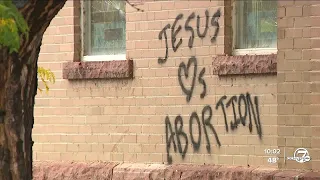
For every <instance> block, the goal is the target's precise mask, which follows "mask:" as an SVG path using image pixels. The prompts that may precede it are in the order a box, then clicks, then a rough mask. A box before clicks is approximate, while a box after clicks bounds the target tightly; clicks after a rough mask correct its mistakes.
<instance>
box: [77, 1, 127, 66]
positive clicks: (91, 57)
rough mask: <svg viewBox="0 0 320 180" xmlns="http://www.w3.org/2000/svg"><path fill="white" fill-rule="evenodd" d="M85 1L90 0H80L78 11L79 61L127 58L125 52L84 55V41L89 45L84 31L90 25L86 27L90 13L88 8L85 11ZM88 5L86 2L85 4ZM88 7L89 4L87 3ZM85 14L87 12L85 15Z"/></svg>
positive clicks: (121, 59) (89, 39)
mask: <svg viewBox="0 0 320 180" xmlns="http://www.w3.org/2000/svg"><path fill="white" fill-rule="evenodd" d="M85 3H90V0H81V3H80V4H81V12H80V29H81V61H84V62H86V61H89V62H90V61H125V60H127V54H119V55H89V56H85V55H84V50H85V45H84V42H85V40H87V41H86V42H88V43H87V46H90V45H91V38H90V37H89V38H88V36H86V35H85V34H86V31H89V32H91V29H90V28H91V26H87V27H88V28H86V26H85V25H86V23H87V22H86V20H87V19H90V18H91V17H90V16H91V13H90V8H87V9H88V12H85V6H86V5H85ZM87 5H88V4H87ZM89 7H90V5H89ZM85 14H87V15H86V16H85ZM89 49H90V48H89Z"/></svg>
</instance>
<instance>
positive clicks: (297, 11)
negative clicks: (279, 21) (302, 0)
mask: <svg viewBox="0 0 320 180" xmlns="http://www.w3.org/2000/svg"><path fill="white" fill-rule="evenodd" d="M286 16H287V17H297V16H302V7H286Z"/></svg>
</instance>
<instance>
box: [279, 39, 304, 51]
mask: <svg viewBox="0 0 320 180" xmlns="http://www.w3.org/2000/svg"><path fill="white" fill-rule="evenodd" d="M297 42H299V41H298V40H296V43H297ZM278 48H279V49H292V48H293V39H289V38H287V39H281V40H279V41H278Z"/></svg>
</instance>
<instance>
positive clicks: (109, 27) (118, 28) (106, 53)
mask: <svg viewBox="0 0 320 180" xmlns="http://www.w3.org/2000/svg"><path fill="white" fill-rule="evenodd" d="M125 6H126V3H125V1H119V0H94V1H87V0H83V1H82V22H83V24H82V37H83V38H82V43H83V44H82V47H83V52H82V56H83V59H82V60H83V61H109V60H125V59H126V13H125Z"/></svg>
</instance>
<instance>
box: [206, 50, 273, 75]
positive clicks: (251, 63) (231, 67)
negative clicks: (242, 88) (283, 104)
mask: <svg viewBox="0 0 320 180" xmlns="http://www.w3.org/2000/svg"><path fill="white" fill-rule="evenodd" d="M212 65H213V74H214V75H219V76H227V75H246V74H276V73H277V55H276V54H270V55H238V56H216V57H214V58H213V63H212Z"/></svg>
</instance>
